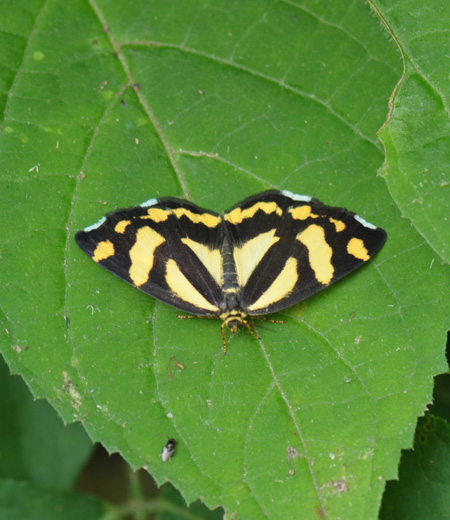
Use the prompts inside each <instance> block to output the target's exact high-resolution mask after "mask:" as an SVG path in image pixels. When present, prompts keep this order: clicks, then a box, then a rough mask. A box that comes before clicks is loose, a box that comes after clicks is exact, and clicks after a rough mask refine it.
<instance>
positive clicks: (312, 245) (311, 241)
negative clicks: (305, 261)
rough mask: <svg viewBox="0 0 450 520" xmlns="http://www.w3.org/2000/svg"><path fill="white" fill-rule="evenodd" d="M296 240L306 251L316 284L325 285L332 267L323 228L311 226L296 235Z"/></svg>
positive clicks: (331, 274)
mask: <svg viewBox="0 0 450 520" xmlns="http://www.w3.org/2000/svg"><path fill="white" fill-rule="evenodd" d="M297 240H299V241H300V242H301V243H302V244H304V245H305V246H306V247H307V249H308V257H309V265H310V266H311V269H312V270H313V271H314V274H315V276H316V279H317V281H318V282H320V283H322V284H324V285H326V284H328V283H330V282H331V279H332V278H333V274H334V267H333V264H332V263H331V257H332V255H333V250H332V249H331V247H330V246H329V245H328V243H327V241H326V239H325V231H324V229H323V227H321V226H318V225H317V224H311V225H310V226H308V227H307V228H306V229H305V230H304V231H302V232H301V233H299V234H298V235H297Z"/></svg>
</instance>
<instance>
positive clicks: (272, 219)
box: [75, 190, 386, 352]
mask: <svg viewBox="0 0 450 520" xmlns="http://www.w3.org/2000/svg"><path fill="white" fill-rule="evenodd" d="M75 240H76V242H77V244H78V245H79V246H80V247H81V249H82V250H83V251H84V252H85V253H86V254H87V255H88V256H90V257H91V258H92V259H93V260H94V261H95V262H97V263H98V264H99V265H101V266H102V267H104V268H105V269H107V270H108V271H111V272H112V273H113V274H115V275H116V276H118V277H119V278H122V280H125V281H126V282H128V283H129V284H131V285H133V286H134V287H137V288H138V289H140V290H141V291H144V292H145V293H147V294H150V295H151V296H153V297H154V298H157V299H158V300H161V301H162V302H165V303H168V304H169V305H172V306H173V307H176V308H177V309H180V310H182V311H186V312H188V313H191V314H194V315H197V316H207V317H217V318H220V319H221V320H222V329H221V331H222V339H223V346H224V351H225V352H226V339H225V330H224V329H225V327H229V328H230V329H231V331H233V332H235V331H237V329H238V328H239V327H240V326H243V325H244V326H246V327H247V328H249V330H250V331H251V332H252V334H253V335H255V334H254V333H253V331H252V329H251V328H250V325H249V323H248V320H247V318H248V317H252V316H261V315H265V314H270V313H273V312H276V311H280V310H282V309H285V308H287V307H290V306H292V305H294V304H296V303H298V302H300V301H302V300H304V299H305V298H308V297H309V296H311V295H313V294H315V293H317V292H318V291H320V290H322V289H324V288H325V287H328V286H329V285H330V284H332V283H334V282H336V281H337V280H339V279H340V278H342V277H344V276H345V275H347V274H349V273H351V272H352V271H354V270H355V269H357V268H358V267H360V266H361V265H362V264H364V263H365V262H367V261H368V260H370V258H372V256H373V255H374V254H375V253H376V252H377V251H378V250H379V249H380V248H381V247H382V245H383V244H384V242H385V240H386V232H385V231H384V230H383V229H381V228H378V227H376V226H374V225H373V224H370V223H368V222H366V221H365V220H364V219H363V218H361V217H359V216H358V215H356V214H355V213H352V212H351V211H348V210H346V209H344V208H335V207H331V206H326V205H325V204H323V203H322V202H320V201H319V200H317V199H314V198H312V197H309V196H306V195H296V194H294V193H291V192H289V191H275V190H271V191H265V192H263V193H259V194H257V195H253V196H251V197H248V198H247V199H245V200H244V201H242V202H239V203H238V204H236V205H235V206H234V207H232V208H231V209H230V210H228V211H226V212H225V213H223V214H222V215H219V214H218V213H215V212H213V211H209V210H207V209H203V208H200V207H198V206H196V205H195V204H193V203H192V202H189V201H186V200H182V199H176V198H172V197H164V198H160V199H151V200H149V201H147V202H145V203H144V204H142V205H141V206H137V207H134V208H129V209H122V210H118V211H114V212H113V213H109V214H108V215H106V216H105V217H103V218H102V219H101V220H100V221H99V222H97V223H96V224H94V225H93V226H90V227H87V228H86V229H84V230H83V231H79V232H78V233H77V234H76V236H75ZM255 336H256V335H255Z"/></svg>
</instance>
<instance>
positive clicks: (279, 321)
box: [252, 316, 286, 323]
mask: <svg viewBox="0 0 450 520" xmlns="http://www.w3.org/2000/svg"><path fill="white" fill-rule="evenodd" d="M252 319H254V320H260V321H268V322H269V323H286V322H285V320H273V319H272V318H268V317H267V316H252Z"/></svg>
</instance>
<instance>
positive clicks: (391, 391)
mask: <svg viewBox="0 0 450 520" xmlns="http://www.w3.org/2000/svg"><path fill="white" fill-rule="evenodd" d="M19 8H22V9H24V8H26V11H25V12H26V16H25V15H23V14H21V13H22V12H23V11H20V10H19ZM5 10H6V11H8V12H7V14H6V15H5V17H4V18H2V20H1V21H0V24H1V25H0V31H1V34H3V39H2V40H0V45H1V42H3V45H2V47H1V51H2V52H1V53H0V55H1V56H2V57H3V58H2V59H3V62H2V63H3V66H4V67H5V69H6V70H7V72H8V73H7V74H5V80H4V88H3V91H4V92H5V95H4V97H3V102H4V103H3V108H4V111H3V113H4V116H3V121H2V126H1V130H2V133H1V135H0V172H1V173H0V175H1V179H2V190H0V223H1V224H0V225H1V231H2V245H1V251H0V254H1V257H0V258H1V260H0V261H1V265H0V276H1V282H0V283H1V286H2V304H1V314H0V325H1V326H0V345H1V350H2V352H3V355H4V356H5V358H6V359H7V362H8V364H9V366H10V367H11V368H12V370H13V371H14V372H16V373H20V374H22V375H23V377H24V378H25V379H26V381H27V383H28V384H29V386H30V387H31V389H32V391H33V393H34V395H35V396H37V397H46V398H48V399H49V400H50V402H51V403H52V404H53V405H54V406H55V407H56V408H57V410H58V411H59V413H60V414H61V415H62V416H63V417H64V419H65V420H66V421H83V424H84V426H85V428H86V429H87V430H88V432H89V433H90V435H91V437H92V438H93V439H95V440H100V441H102V443H103V444H104V445H105V446H106V447H107V449H108V450H109V451H120V452H121V453H122V455H123V456H124V457H125V458H126V459H127V460H128V461H129V462H130V463H131V464H132V465H133V466H134V467H140V466H144V467H146V468H148V470H149V471H150V472H151V474H152V475H153V476H154V478H155V479H156V481H157V482H158V483H159V484H161V483H163V482H165V481H166V480H170V481H171V482H172V483H173V484H174V485H175V486H176V487H177V488H178V489H179V490H180V491H181V493H182V495H183V496H184V498H185V499H186V501H187V502H191V501H194V500H196V499H197V498H198V497H201V498H202V500H203V501H204V503H205V504H207V505H208V506H209V507H210V508H214V507H217V506H223V507H224V509H225V510H226V513H227V514H228V515H229V516H231V515H232V514H233V513H236V515H237V516H239V517H241V518H262V517H265V518H271V519H277V518H292V517H295V515H296V513H297V512H298V510H299V508H301V510H302V511H304V515H305V517H308V518H309V517H311V518H314V517H320V516H326V517H327V518H339V517H341V518H348V517H349V516H351V515H353V517H354V518H376V516H377V514H378V508H379V503H380V499H381V494H382V492H383V488H384V481H385V480H386V479H391V478H394V477H395V476H396V471H397V464H398V460H399V456H400V449H401V448H404V447H408V446H410V444H411V442H412V438H413V432H414V427H415V423H416V417H417V416H418V415H419V414H421V413H422V412H423V410H424V408H425V405H426V403H427V402H429V400H430V396H431V390H432V384H431V381H432V379H431V378H432V376H433V375H434V374H436V373H439V372H441V371H443V370H445V366H446V365H445V360H444V356H443V341H444V326H445V324H446V322H447V321H448V318H447V316H448V315H449V309H448V300H449V298H448V289H447V288H448V284H449V272H448V268H447V266H443V265H441V264H440V262H439V259H438V258H437V257H436V253H435V252H434V250H433V249H432V248H431V247H430V245H429V244H428V243H427V242H424V240H423V238H422V236H420V235H419V234H418V233H417V231H416V230H415V229H414V228H413V227H411V226H410V224H409V222H408V221H406V220H405V219H401V218H400V211H399V209H398V208H397V207H396V201H395V200H393V199H392V197H391V195H390V194H389V192H388V190H387V189H386V186H385V184H384V180H383V179H381V178H379V177H378V178H377V176H376V170H377V168H379V166H380V164H381V163H382V161H383V153H382V146H381V144H380V143H379V142H378V141H377V139H376V131H377V130H378V128H380V126H381V125H382V124H383V122H384V120H385V118H386V114H387V101H388V98H389V95H390V93H391V92H392V90H393V88H394V87H395V84H396V82H397V80H398V78H399V77H400V75H401V61H400V58H399V56H398V54H397V52H396V49H395V46H394V45H393V43H392V42H391V41H389V40H388V39H387V38H386V35H385V33H384V31H383V29H382V27H381V26H380V24H379V23H378V21H377V20H376V19H375V18H374V16H373V15H372V14H371V13H370V11H369V9H368V7H367V5H365V4H363V3H353V4H351V5H349V4H348V2H343V1H339V2H336V1H335V0H334V1H331V0H330V1H329V2H326V1H324V2H320V3H316V2H311V3H310V4H308V5H307V6H298V5H295V4H293V3H275V4H274V3H273V2H268V1H264V0H258V1H256V0H251V1H248V0H247V1H246V2H244V1H238V0H236V1H235V2H234V3H233V4H232V5H230V6H228V7H227V8H224V7H223V3H222V2H218V1H214V0H212V1H211V0H210V1H208V2H203V1H198V0H197V1H195V2H194V1H193V0H192V1H186V2H183V4H180V3H179V2H173V1H168V0H164V2H161V1H159V2H158V1H156V2H151V3H149V2H144V1H143V0H140V1H136V2H133V3H125V2H121V1H117V0H116V1H114V2H110V1H106V0H103V1H99V2H96V3H93V2H91V3H85V2H81V1H80V0H74V1H72V2H70V3H69V2H62V1H59V2H58V1H55V2H53V3H45V4H43V3H41V2H38V1H33V0H31V1H27V2H24V3H23V5H21V3H20V2H19V3H15V7H8V8H5ZM10 42H11V43H10ZM268 187H276V188H283V189H284V188H286V189H289V190H291V191H294V192H297V193H304V194H310V195H313V196H315V197H317V198H319V199H321V200H323V201H324V202H326V203H329V204H332V205H337V206H345V207H348V208H349V209H351V210H352V211H356V212H357V213H359V214H361V215H363V217H364V218H366V219H368V220H369V221H371V222H374V223H376V224H377V225H379V226H381V227H383V228H385V229H386V230H387V231H388V242H387V244H386V245H385V246H384V248H383V249H382V251H381V252H380V253H379V254H378V255H377V257H376V258H375V259H374V260H373V261H371V262H370V264H368V265H367V266H366V267H364V268H363V269H361V270H360V271H359V272H357V273H355V274H354V275H352V276H350V277H348V278H347V279H345V280H344V281H342V282H340V283H339V284H337V285H335V286H333V287H332V288H330V289H328V290H327V291H325V292H323V293H320V294H318V295H316V296H314V297H313V298H311V299H309V300H307V301H306V302H304V303H302V304H300V305H299V306H297V307H295V308H293V309H291V310H289V311H287V312H284V313H280V315H279V316H278V317H280V318H282V319H285V321H286V323H285V324H284V325H275V324H270V323H268V324H256V329H257V331H258V333H259V335H260V336H261V337H262V339H261V340H260V341H256V340H255V339H254V338H252V337H251V336H250V335H249V334H247V333H246V331H242V332H241V333H239V334H237V335H235V336H234V337H233V338H232V339H231V340H230V342H229V351H228V355H227V356H226V357H225V356H223V353H222V350H221V338H220V323H219V322H217V321H209V320H177V318H176V314H177V311H175V310H174V309H171V308H169V307H167V306H165V305H163V304H160V303H157V302H155V301H154V300H152V299H151V298H149V297H148V296H146V295H144V294H142V293H140V292H138V291H136V290H134V289H133V288H132V287H130V286H127V285H126V284H123V283H122V282H121V281H119V280H118V279H115V278H114V277H112V276H111V275H110V274H109V273H107V272H106V271H104V270H102V269H100V268H99V267H98V266H97V265H95V264H94V262H91V261H90V260H89V259H88V258H87V257H86V256H85V255H84V254H83V253H82V252H81V251H80V250H79V249H78V248H77V247H76V245H75V243H74V240H73V235H74V233H75V232H76V231H77V230H79V229H81V228H83V227H85V226H87V225H89V224H92V223H94V222H96V221H98V219H99V218H100V217H101V216H102V215H103V214H104V213H106V212H108V211H112V210H114V209H115V208H118V207H127V206H132V205H136V204H139V203H141V202H143V201H145V200H147V199H149V198H152V197H158V196H164V195H172V196H182V197H187V198H190V199H191V200H193V201H194V202H196V203H197V204H200V205H202V206H205V207H208V208H211V209H214V210H216V211H221V210H225V209H227V208H228V207H230V206H231V205H233V204H234V203H236V202H238V201H239V200H241V199H243V198H244V197H245V196H247V195H250V194H251V193H255V192H258V191H261V190H263V189H266V188H268ZM433 218H434V215H433ZM172 356H175V357H176V359H177V361H178V362H179V363H182V365H183V366H184V367H185V368H184V370H182V369H180V368H179V367H177V365H176V364H175V362H174V360H172V363H171V370H172V375H173V380H172V381H170V379H169V373H168V363H169V361H170V360H171V358H172ZM169 437H174V438H175V439H176V440H177V441H178V445H177V451H176V453H175V455H174V457H173V459H172V460H171V462H166V463H164V462H162V461H161V458H160V452H161V449H162V447H163V446H164V445H165V444H166V442H167V439H168V438H169Z"/></svg>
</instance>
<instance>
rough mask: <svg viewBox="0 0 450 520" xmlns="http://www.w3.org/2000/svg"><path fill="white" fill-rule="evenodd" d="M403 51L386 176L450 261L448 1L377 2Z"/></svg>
mask: <svg viewBox="0 0 450 520" xmlns="http://www.w3.org/2000/svg"><path fill="white" fill-rule="evenodd" d="M374 4H375V5H376V6H377V11H378V13H379V15H380V16H381V18H382V19H383V21H384V22H385V23H386V24H387V26H388V28H389V30H390V32H391V34H393V36H394V38H395V41H396V43H397V45H398V47H399V49H400V51H401V53H402V57H403V60H404V73H403V77H402V81H401V83H400V84H399V86H398V89H396V91H395V93H394V94H395V95H394V96H393V99H392V113H391V117H390V118H389V120H388V123H387V125H386V126H385V127H384V128H383V130H382V131H381V132H380V137H381V139H382V140H383V143H384V145H385V147H386V162H385V163H384V165H383V169H382V174H383V177H384V178H385V179H386V182H387V185H388V187H389V190H390V192H391V194H392V196H393V198H394V200H395V202H396V204H397V205H398V207H399V208H400V210H401V212H402V215H404V216H405V217H408V218H409V219H411V222H412V223H413V224H414V227H415V228H416V229H417V230H418V231H419V232H420V233H421V234H422V235H423V237H424V238H425V240H426V241H427V243H428V244H430V245H431V247H433V249H434V250H435V251H436V253H437V254H438V255H439V256H440V257H441V258H442V259H443V260H445V261H446V262H447V263H448V262H449V261H450V239H449V237H450V219H449V218H448V216H449V215H448V214H449V200H450V171H449V167H448V165H449V163H450V122H449V117H448V116H449V104H450V88H449V83H448V64H447V56H448V47H449V46H448V41H447V40H448V38H447V36H446V33H447V31H448V30H449V17H450V5H449V4H448V2H437V3H435V4H424V3H423V2H420V0H410V1H408V2H397V3H395V5H392V2H390V1H389V0H374Z"/></svg>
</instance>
